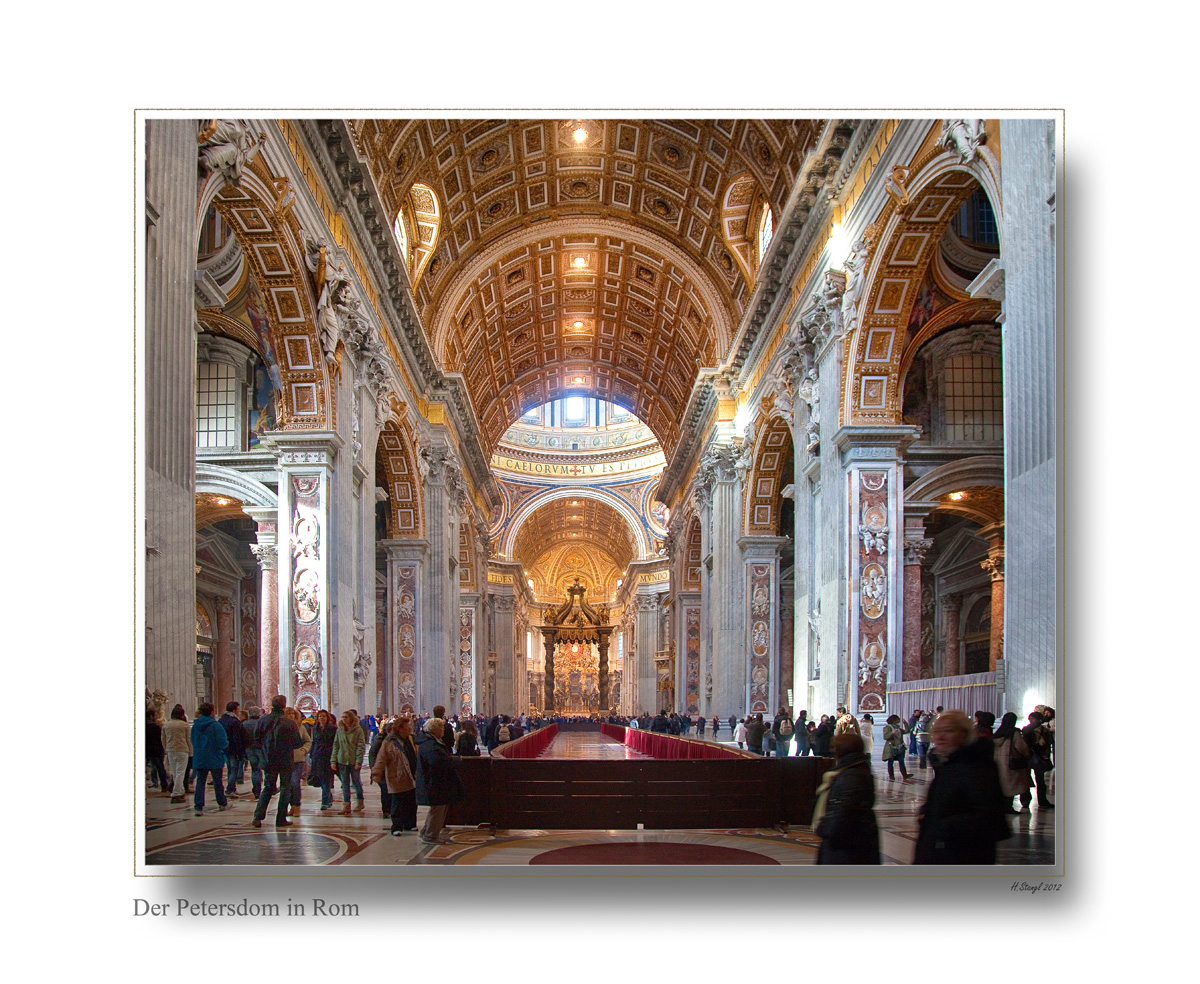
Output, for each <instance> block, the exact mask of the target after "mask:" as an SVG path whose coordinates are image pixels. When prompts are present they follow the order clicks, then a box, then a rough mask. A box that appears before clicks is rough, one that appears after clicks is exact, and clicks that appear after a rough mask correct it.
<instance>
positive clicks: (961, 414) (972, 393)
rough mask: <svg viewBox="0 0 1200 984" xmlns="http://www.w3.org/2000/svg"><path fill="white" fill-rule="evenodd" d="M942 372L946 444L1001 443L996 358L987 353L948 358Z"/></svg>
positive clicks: (1001, 403) (1000, 398)
mask: <svg viewBox="0 0 1200 984" xmlns="http://www.w3.org/2000/svg"><path fill="white" fill-rule="evenodd" d="M942 371H943V373H944V376H943V384H942V385H943V391H942V392H943V398H944V403H943V413H944V421H945V428H946V431H945V436H946V442H947V443H950V444H957V443H974V442H980V441H1000V440H1003V439H1004V395H1003V386H1002V384H1001V371H1000V359H999V357H998V356H996V355H994V354H992V353H990V352H971V353H961V354H958V355H952V356H950V357H949V358H948V359H947V360H946V362H945V364H944V366H943V370H942Z"/></svg>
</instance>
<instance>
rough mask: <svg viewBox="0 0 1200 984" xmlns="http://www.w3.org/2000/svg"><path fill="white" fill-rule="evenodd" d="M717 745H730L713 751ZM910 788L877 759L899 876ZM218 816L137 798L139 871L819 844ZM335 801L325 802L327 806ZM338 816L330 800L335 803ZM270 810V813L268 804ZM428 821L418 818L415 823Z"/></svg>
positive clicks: (609, 748) (689, 856) (249, 804)
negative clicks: (256, 822) (434, 831)
mask: <svg viewBox="0 0 1200 984" xmlns="http://www.w3.org/2000/svg"><path fill="white" fill-rule="evenodd" d="M722 744H730V743H728V742H722ZM544 754H545V755H546V756H548V757H554V758H585V757H588V758H590V757H604V758H644V757H645V756H643V755H640V754H639V753H637V752H634V751H632V750H630V749H627V748H625V747H624V746H622V745H620V744H618V743H616V742H613V741H612V740H611V739H608V738H605V736H603V735H600V734H598V733H589V732H573V733H572V732H568V733H563V734H560V735H559V736H558V738H557V739H556V741H555V743H554V744H553V745H552V746H551V747H550V748H549V749H547V751H546V753H544ZM909 768H910V771H911V773H912V775H913V776H914V777H915V779H914V781H913V782H911V783H906V782H902V781H901V780H900V779H899V778H897V779H896V780H894V781H891V780H889V779H888V777H887V769H886V766H885V765H884V764H883V763H882V762H880V761H878V760H875V761H874V762H873V764H872V772H873V774H874V777H875V787H876V801H875V816H876V819H877V821H878V823H879V828H880V850H881V853H882V855H883V863H884V864H885V865H908V864H910V863H911V861H912V853H913V848H914V846H915V843H916V836H917V816H918V814H919V812H920V806H921V803H922V802H923V801H924V797H925V791H926V789H927V779H932V777H933V773H932V771H931V770H930V771H928V772H922V771H920V770H918V769H917V768H916V760H915V759H910V763H909ZM242 788H246V791H247V796H246V798H244V799H238V800H230V802H231V804H233V805H232V806H231V808H230V809H229V810H227V811H225V812H218V811H217V809H216V804H215V800H214V799H213V797H212V795H211V790H210V791H209V795H208V797H207V804H208V808H207V809H206V811H205V813H204V815H203V816H202V817H197V816H195V815H194V813H193V809H192V803H191V797H189V798H188V801H187V802H186V803H183V804H172V803H171V802H170V798H169V797H168V796H164V795H162V794H161V793H159V792H157V791H155V790H147V791H146V864H147V866H148V868H149V869H150V870H153V866H170V867H171V868H175V867H176V866H193V865H246V866H255V865H270V866H277V865H322V866H396V865H404V866H408V865H441V866H448V865H455V866H458V865H463V866H471V865H478V866H492V865H522V866H523V865H536V864H566V865H574V866H590V865H688V866H708V865H714V866H715V865H813V864H815V862H816V854H817V847H818V844H819V839H818V838H817V837H816V836H815V835H814V834H813V833H812V831H811V829H809V828H808V827H799V828H796V827H793V828H791V829H789V830H786V831H784V830H779V829H775V828H756V829H734V830H682V831H681V830H669V831H655V830H636V831H635V830H609V831H605V830H575V831H564V830H553V831H549V830H500V831H496V832H495V834H494V835H493V834H492V833H491V832H490V831H488V830H486V829H475V828H463V827H458V828H447V831H446V833H447V834H448V835H449V840H448V842H447V843H444V844H436V845H431V844H425V843H423V842H422V841H420V840H419V839H418V838H417V837H416V836H415V835H413V834H406V835H405V836H403V837H392V836H390V835H389V832H388V830H389V822H388V821H387V819H385V818H384V817H383V816H382V811H381V810H380V806H379V790H378V787H376V786H368V787H367V798H366V802H367V809H366V811H365V812H363V813H357V814H352V815H350V816H347V817H344V816H340V815H338V814H336V813H334V812H332V811H328V812H324V813H323V812H321V811H320V810H319V809H318V804H319V797H318V796H316V795H314V794H315V793H316V791H315V790H313V789H310V788H308V787H305V790H304V796H305V801H304V803H303V805H302V806H301V815H300V817H299V818H297V819H293V821H292V823H293V826H292V827H290V828H286V829H282V830H276V829H275V827H274V826H273V825H272V824H271V823H269V822H268V823H265V824H264V825H263V826H262V828H260V829H255V828H253V827H251V826H250V817H251V815H252V813H253V810H254V804H253V801H252V800H251V799H250V798H249V795H248V793H249V790H248V787H242ZM336 795H337V794H336V793H335V796H336ZM336 802H337V805H338V806H339V807H340V802H341V801H340V799H337V801H336ZM272 806H274V804H272ZM426 812H427V810H426V808H425V807H421V808H420V809H419V816H418V822H419V823H420V822H423V821H424V818H425V814H426ZM1009 825H1010V828H1011V829H1012V831H1013V836H1012V837H1011V838H1009V839H1008V840H1006V841H1002V842H1000V844H999V845H998V863H999V864H1001V865H1020V866H1040V865H1051V864H1053V863H1054V860H1055V844H1056V836H1055V813H1054V811H1041V810H1039V809H1038V808H1037V807H1036V806H1034V808H1033V811H1032V812H1029V811H1025V812H1023V813H1021V814H1020V815H1018V816H1012V817H1010V818H1009Z"/></svg>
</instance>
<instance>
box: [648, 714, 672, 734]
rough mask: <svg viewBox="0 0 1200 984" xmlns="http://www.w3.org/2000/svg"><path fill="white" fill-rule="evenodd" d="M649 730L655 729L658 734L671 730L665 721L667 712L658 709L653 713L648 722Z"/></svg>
mask: <svg viewBox="0 0 1200 984" xmlns="http://www.w3.org/2000/svg"><path fill="white" fill-rule="evenodd" d="M650 730H651V731H657V732H659V733H660V734H664V735H665V734H667V733H668V732H669V731H670V730H671V725H670V723H669V722H668V721H667V712H666V711H659V712H658V713H657V714H655V715H654V720H653V721H651V722H650Z"/></svg>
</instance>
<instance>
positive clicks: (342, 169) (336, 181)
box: [297, 120, 499, 509]
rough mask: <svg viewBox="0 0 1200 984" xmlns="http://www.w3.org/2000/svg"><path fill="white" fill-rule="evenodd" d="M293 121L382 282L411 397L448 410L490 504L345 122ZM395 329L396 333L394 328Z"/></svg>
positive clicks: (487, 475) (454, 383) (473, 444)
mask: <svg viewBox="0 0 1200 984" xmlns="http://www.w3.org/2000/svg"><path fill="white" fill-rule="evenodd" d="M297 125H298V126H299V128H300V129H301V131H302V132H303V133H304V135H305V139H306V142H307V144H308V146H309V149H310V151H312V154H313V159H314V160H315V161H316V162H317V165H318V167H320V168H321V171H322V175H323V178H324V180H325V181H326V182H327V184H328V185H329V187H331V188H337V189H340V191H341V195H342V197H343V201H344V203H345V206H346V207H345V208H344V209H343V214H345V215H346V216H347V217H348V219H349V220H350V222H351V223H352V225H353V226H354V229H355V232H356V233H357V235H358V237H359V238H360V240H361V241H364V242H369V243H370V244H371V245H372V247H373V251H372V260H371V262H370V267H369V270H370V273H371V274H372V277H373V279H374V281H375V283H377V284H380V285H384V287H383V291H382V294H381V299H385V300H386V302H387V305H388V306H390V309H391V310H390V313H391V315H392V317H390V318H384V319H383V321H384V323H385V324H386V325H388V326H389V328H391V329H392V331H393V332H394V334H395V337H396V341H397V343H398V344H399V350H400V356H401V358H400V359H397V364H398V366H399V365H400V364H401V363H407V365H409V366H411V367H412V369H413V376H414V377H415V378H417V379H419V380H420V381H421V382H422V383H423V385H421V386H419V387H417V386H414V392H415V395H417V396H418V397H423V398H424V399H426V400H434V401H437V402H441V403H444V404H446V405H447V407H449V408H452V409H453V411H454V412H453V413H452V414H451V415H450V416H451V423H452V426H453V428H454V430H455V431H456V432H457V436H458V438H459V439H458V440H457V441H456V442H455V443H456V444H457V445H458V446H459V449H460V451H461V452H462V459H463V462H464V464H465V465H466V469H467V472H468V482H469V484H470V486H471V487H472V490H473V491H474V492H482V494H483V496H484V499H485V502H486V505H487V507H488V508H489V509H490V508H492V506H493V505H494V503H495V502H496V501H497V500H498V494H499V493H498V490H497V489H496V485H495V480H494V479H493V478H492V476H491V472H490V470H489V468H488V461H487V458H486V456H485V455H484V453H483V442H482V440H481V437H480V430H479V424H478V421H477V419H476V417H475V413H474V410H473V408H472V407H471V406H470V403H469V400H468V399H467V397H466V393H465V391H464V388H463V386H462V383H461V381H459V380H453V379H448V378H447V377H446V376H444V375H443V374H442V373H441V371H440V370H439V369H438V367H437V364H436V362H435V360H434V358H433V351H432V349H431V348H430V345H429V342H428V340H427V338H426V335H425V330H424V328H423V326H422V324H421V321H420V319H419V317H418V316H417V313H416V310H415V307H414V305H413V303H412V295H411V293H410V292H409V289H408V275H407V273H406V272H404V264H403V261H402V259H401V258H400V256H399V249H398V246H397V245H396V242H395V237H394V236H393V234H392V230H391V227H390V224H389V223H388V222H387V219H386V213H385V211H384V209H383V205H382V203H381V201H380V196H379V193H378V190H377V189H376V187H375V182H374V179H373V178H372V177H371V175H370V173H369V171H368V169H367V168H365V167H364V166H363V165H362V163H361V161H360V158H359V156H358V153H357V151H356V150H355V148H354V144H353V140H352V138H351V136H350V133H349V130H348V129H347V125H346V123H345V121H342V120H299V121H297ZM397 327H398V328H399V331H398V332H396V331H395V329H396V328H397Z"/></svg>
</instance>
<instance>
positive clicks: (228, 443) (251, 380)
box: [196, 333, 275, 452]
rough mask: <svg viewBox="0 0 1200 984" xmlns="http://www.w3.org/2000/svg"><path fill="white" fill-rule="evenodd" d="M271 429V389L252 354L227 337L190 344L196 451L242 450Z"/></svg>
mask: <svg viewBox="0 0 1200 984" xmlns="http://www.w3.org/2000/svg"><path fill="white" fill-rule="evenodd" d="M274 426H275V387H274V385H273V383H272V381H271V378H270V375H269V373H268V371H267V368H266V366H265V365H264V364H263V363H262V361H261V360H260V359H259V358H258V355H257V353H255V352H253V351H252V350H251V349H249V348H247V347H246V346H245V345H242V344H240V343H239V342H235V341H234V340H233V339H232V338H226V337H224V336H222V335H210V334H207V333H206V334H202V335H200V337H199V338H198V339H197V342H196V450H197V451H223V452H230V451H245V450H246V449H247V447H248V446H249V447H254V446H256V445H257V444H258V436H259V432H260V431H263V430H269V429H271V428H273V427H274Z"/></svg>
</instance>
